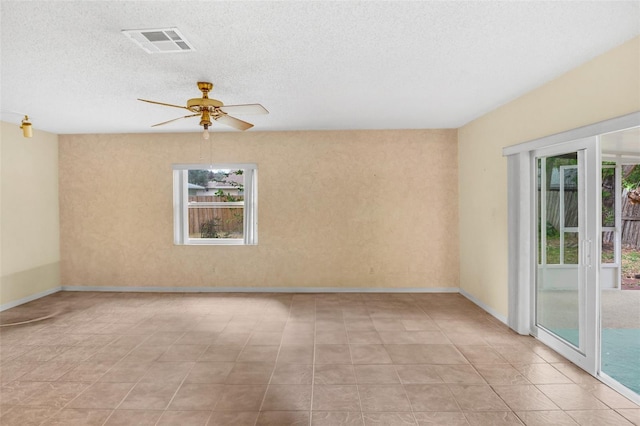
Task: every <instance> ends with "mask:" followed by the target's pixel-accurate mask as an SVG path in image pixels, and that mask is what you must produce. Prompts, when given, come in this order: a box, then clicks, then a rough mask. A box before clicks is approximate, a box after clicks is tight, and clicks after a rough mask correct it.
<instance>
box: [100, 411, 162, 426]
mask: <svg viewBox="0 0 640 426" xmlns="http://www.w3.org/2000/svg"><path fill="white" fill-rule="evenodd" d="M161 415H162V411H159V410H120V409H118V410H115V411H114V412H113V413H112V414H111V416H110V417H109V419H108V420H107V422H106V423H105V424H104V426H154V425H155V424H156V422H157V421H158V419H159V418H160V416H161Z"/></svg>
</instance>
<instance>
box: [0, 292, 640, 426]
mask: <svg viewBox="0 0 640 426" xmlns="http://www.w3.org/2000/svg"><path fill="white" fill-rule="evenodd" d="M52 304H54V305H55V304H59V306H61V307H63V308H64V314H63V315H61V316H59V317H57V318H55V319H53V320H52V321H48V322H47V323H41V324H33V325H29V326H25V327H21V328H14V329H8V328H7V329H0V339H1V340H0V383H1V384H2V387H0V410H1V412H0V423H1V424H3V425H4V424H20V425H21V426H23V425H28V424H31V423H35V424H40V423H42V422H43V421H45V420H46V419H47V417H48V416H53V415H55V416H56V420H51V421H46V422H45V423H44V424H63V425H65V426H66V425H73V424H82V425H84V424H104V423H105V420H106V419H107V418H108V420H107V423H106V424H107V425H113V424H140V425H144V424H155V423H156V421H157V424H159V425H162V424H175V425H180V426H185V425H188V424H201V425H205V424H207V422H208V424H211V425H233V426H240V425H244V424H249V425H253V424H255V423H257V424H276V425H281V424H287V423H296V422H297V423H299V424H304V425H305V426H308V425H309V424H312V425H327V424H328V425H332V426H333V425H341V424H357V425H363V424H385V425H391V424H420V425H426V424H444V425H447V426H450V425H457V424H491V425H494V424H496V425H499V424H520V422H522V423H524V424H530V425H542V424H558V425H562V424H574V425H575V424H578V423H580V424H594V423H595V424H604V425H606V424H609V423H611V424H620V423H621V424H628V422H630V423H636V424H640V414H639V413H640V408H638V406H636V405H635V404H633V403H632V402H631V401H629V400H627V399H626V398H624V397H623V396H621V395H620V394H619V393H617V392H615V391H614V390H612V389H611V388H609V387H607V386H606V385H604V384H602V383H601V382H599V381H597V380H596V379H595V378H593V377H592V376H590V375H589V374H587V373H585V372H584V371H582V370H580V369H579V368H577V367H576V366H575V365H573V364H571V363H569V362H568V361H566V360H565V359H564V358H562V357H560V356H559V355H558V354H557V353H556V352H554V351H552V350H551V349H549V348H548V347H546V346H544V345H543V344H541V343H540V342H538V341H536V340H535V339H533V338H531V337H529V336H521V335H518V334H516V333H514V332H512V331H511V330H509V329H508V328H507V327H506V326H505V325H504V324H502V323H500V322H499V321H497V320H496V319H495V318H493V317H491V316H490V315H488V314H487V313H486V312H484V311H482V310H481V309H480V308H478V307H477V306H476V305H474V304H473V303H472V302H470V301H469V300H467V299H466V298H464V297H462V296H460V295H456V294H382V293H381V294H361V293H354V294H251V295H247V294H241V293H237V294H206V295H205V294H145V293H140V294H133V293H132V294H129V293H127V294H122V293H99V292H91V293H72V292H60V293H56V294H54V295H51V296H47V297H45V298H43V299H39V300H37V301H34V302H32V303H30V304H29V306H31V305H33V306H35V307H36V308H37V309H41V308H42V307H44V306H47V307H48V308H51V306H53V305H52ZM26 308H27V307H26V306H23V307H18V309H17V310H16V311H19V310H20V309H26ZM11 311H12V310H8V311H5V312H3V313H2V315H3V316H5V317H6V316H7V315H8V314H11ZM181 383H182V385H181ZM312 386H313V388H312ZM361 401H362V403H361ZM16 404H20V405H16ZM25 404H27V405H25ZM65 404H67V405H65ZM167 404H168V409H167V411H162V410H163V409H164V408H165V407H167ZM62 407H64V408H63V409H62V411H59V412H58V411H57V410H59V409H60V408H62ZM261 407H262V413H260V408H261ZM126 408H135V409H126ZM154 408H157V409H155V410H154ZM562 409H564V410H568V411H562ZM405 410H406V411H405ZM511 410H513V411H511ZM568 412H570V413H569V414H568ZM515 413H517V416H516V414H515ZM570 414H571V415H570ZM465 415H466V416H465ZM310 416H311V419H310V418H309V417H310ZM572 416H573V417H572ZM574 418H575V420H574ZM310 422H311V423H310Z"/></svg>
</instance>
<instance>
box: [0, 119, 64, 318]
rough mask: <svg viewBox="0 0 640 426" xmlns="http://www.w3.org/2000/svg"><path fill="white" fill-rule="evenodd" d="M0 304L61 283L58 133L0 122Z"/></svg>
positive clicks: (27, 296)
mask: <svg viewBox="0 0 640 426" xmlns="http://www.w3.org/2000/svg"><path fill="white" fill-rule="evenodd" d="M0 131H1V136H2V138H1V139H0V188H1V193H0V194H1V197H0V199H1V200H2V201H1V202H0V234H1V238H0V240H1V249H0V305H5V306H8V305H11V304H12V303H17V302H18V301H20V299H23V298H29V297H32V296H37V295H38V294H42V293H45V292H49V291H54V290H55V289H57V288H58V287H59V286H60V274H59V266H60V265H59V262H60V240H59V216H58V136H57V135H54V134H51V133H46V132H40V131H37V130H34V132H33V138H31V139H27V138H24V137H22V130H20V128H19V126H18V125H16V124H10V123H4V122H0Z"/></svg>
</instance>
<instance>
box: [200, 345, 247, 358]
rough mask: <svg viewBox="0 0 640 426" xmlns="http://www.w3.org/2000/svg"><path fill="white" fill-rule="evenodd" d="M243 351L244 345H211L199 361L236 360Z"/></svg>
mask: <svg viewBox="0 0 640 426" xmlns="http://www.w3.org/2000/svg"><path fill="white" fill-rule="evenodd" d="M240 351H242V346H235V345H217V344H216V345H211V346H209V347H208V348H207V349H206V350H205V351H204V353H203V354H202V355H201V356H200V358H199V359H198V361H215V362H235V360H236V359H237V358H238V355H240Z"/></svg>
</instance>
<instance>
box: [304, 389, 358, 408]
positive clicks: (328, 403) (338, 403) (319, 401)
mask: <svg viewBox="0 0 640 426" xmlns="http://www.w3.org/2000/svg"><path fill="white" fill-rule="evenodd" d="M312 409H313V410H314V411H345V412H349V411H360V397H359V395H358V387H357V386H355V385H314V386H313V401H312Z"/></svg>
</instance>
